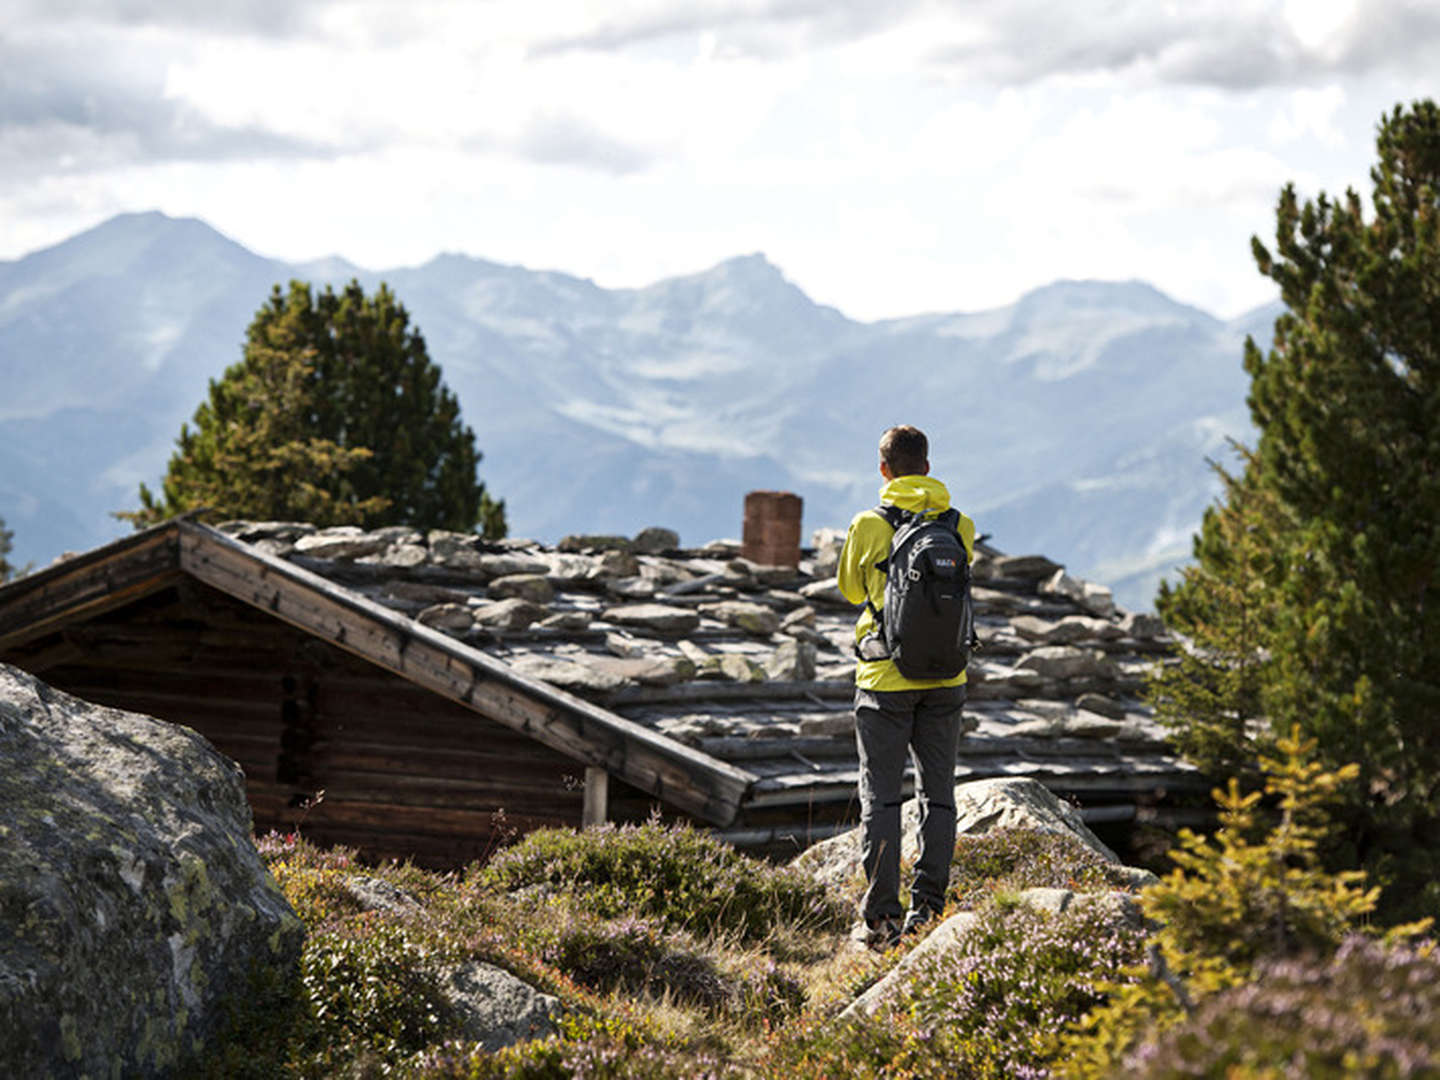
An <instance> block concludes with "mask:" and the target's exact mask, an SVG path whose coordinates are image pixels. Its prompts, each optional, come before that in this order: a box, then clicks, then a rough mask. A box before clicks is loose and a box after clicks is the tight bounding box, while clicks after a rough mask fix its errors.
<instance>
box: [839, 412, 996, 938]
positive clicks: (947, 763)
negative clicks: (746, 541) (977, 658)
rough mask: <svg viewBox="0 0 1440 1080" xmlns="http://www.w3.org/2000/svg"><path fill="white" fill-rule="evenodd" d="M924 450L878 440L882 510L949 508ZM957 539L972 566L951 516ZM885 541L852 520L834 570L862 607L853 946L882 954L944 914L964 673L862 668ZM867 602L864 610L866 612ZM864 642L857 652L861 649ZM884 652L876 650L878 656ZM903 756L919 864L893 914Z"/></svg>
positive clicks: (968, 536)
mask: <svg viewBox="0 0 1440 1080" xmlns="http://www.w3.org/2000/svg"><path fill="white" fill-rule="evenodd" d="M929 473H930V460H929V443H928V441H927V440H926V438H925V435H924V433H923V432H921V431H920V430H918V429H917V428H913V427H909V426H902V427H892V428H891V429H890V430H888V431H886V432H885V434H884V435H883V436H881V439H880V475H881V476H882V477H884V478H885V484H884V486H883V487H881V489H880V501H881V503H882V505H888V506H893V507H898V508H899V509H901V510H906V511H911V512H921V513H923V514H924V515H925V516H927V517H935V516H938V515H939V514H941V513H943V512H944V511H946V510H948V509H949V508H950V493H949V492H948V491H947V490H946V489H945V485H944V484H942V483H941V482H940V481H938V480H936V479H933V478H932V477H931V476H930V475H929ZM957 532H958V533H959V534H960V539H961V542H962V543H963V544H964V547H965V555H966V558H967V560H969V561H970V562H973V561H974V559H975V523H974V522H973V521H971V520H970V519H969V518H968V517H966V516H965V515H964V514H960V515H959V520H958V523H957ZM893 536H894V529H892V527H891V525H890V523H889V521H887V520H886V518H885V516H883V514H882V513H881V512H879V511H877V510H866V511H863V512H861V513H859V514H856V515H855V518H854V520H853V521H851V522H850V531H849V533H848V534H847V535H846V537H845V546H844V548H843V549H842V550H841V552H840V565H839V569H838V571H837V575H836V576H837V579H838V584H839V586H840V591H841V592H842V593H843V594H844V595H845V599H847V600H849V601H850V602H851V603H852V604H866V607H865V610H864V611H862V612H861V614H860V617H859V619H858V620H857V621H856V623H855V641H856V646H857V649H856V651H857V657H859V659H858V660H857V664H856V670H855V735H856V742H857V744H858V746H859V751H860V823H861V837H862V839H861V845H862V857H863V861H864V866H865V880H866V883H867V888H866V891H865V897H864V899H863V900H862V901H861V906H860V915H861V918H862V920H863V922H862V923H861V924H860V925H857V927H856V937H857V938H858V939H861V940H863V941H865V942H866V943H867V944H870V945H872V946H878V947H882V948H888V947H889V946H890V945H893V944H895V943H896V942H897V941H898V940H899V939H900V937H901V935H902V934H906V933H912V932H914V931H916V930H918V929H919V928H920V927H921V926H922V925H924V924H925V923H927V922H929V921H930V920H931V919H933V918H934V917H935V916H936V915H937V914H938V913H939V911H940V909H941V908H942V907H943V906H944V903H945V890H946V888H947V887H948V885H949V881H950V859H951V856H952V854H953V851H954V847H955V799H954V784H955V753H956V750H957V748H958V744H959V739H960V729H961V706H963V705H964V703H965V672H964V671H963V670H962V671H961V672H960V673H959V674H957V675H955V676H953V677H951V678H943V679H926V680H920V679H909V678H906V677H905V676H904V675H902V674H901V673H900V670H899V669H898V668H897V667H896V666H895V663H894V661H893V660H891V659H889V658H888V657H886V658H881V659H865V658H864V656H867V655H873V653H874V652H875V650H874V649H873V648H872V647H871V644H870V643H872V642H873V641H874V640H875V639H874V638H873V637H872V635H873V634H875V633H876V632H877V631H878V630H879V629H880V627H879V626H878V625H877V618H876V616H877V612H878V611H879V610H880V608H881V607H882V606H883V604H884V601H885V574H884V572H883V571H882V570H880V569H879V567H878V566H877V564H880V563H883V562H884V561H885V560H886V559H887V558H888V557H889V554H890V541H891V538H892V537H893ZM867 601H868V603H867ZM862 642H864V643H866V648H865V649H864V651H863V653H862V651H861V648H860V646H861V643H862ZM879 651H880V652H881V653H883V652H884V649H883V646H882V648H881V649H880V650H879ZM907 756H913V759H914V762H915V773H916V777H917V780H918V785H917V786H918V788H919V800H920V830H919V841H920V858H919V861H918V862H917V863H916V866H915V877H914V882H913V884H912V886H911V890H910V909H909V911H908V912H904V913H903V915H904V921H903V923H902V921H901V916H902V909H901V906H900V805H901V798H900V784H901V781H902V779H903V776H904V772H905V760H906V757H907Z"/></svg>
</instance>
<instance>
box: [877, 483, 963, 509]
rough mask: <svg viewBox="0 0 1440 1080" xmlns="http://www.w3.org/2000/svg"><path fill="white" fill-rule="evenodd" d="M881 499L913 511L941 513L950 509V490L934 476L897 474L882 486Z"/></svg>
mask: <svg viewBox="0 0 1440 1080" xmlns="http://www.w3.org/2000/svg"><path fill="white" fill-rule="evenodd" d="M880 501H881V502H882V503H889V504H890V505H891V506H898V507H899V508H900V509H901V510H909V511H911V512H912V513H913V512H914V511H916V510H933V511H935V512H936V513H940V512H942V511H945V510H949V509H950V492H949V491H948V490H946V487H945V485H944V484H942V483H941V482H940V481H939V480H936V479H935V478H934V477H933V476H897V477H896V478H895V479H894V480H890V481H887V482H886V483H885V484H884V485H882V486H881V488H880Z"/></svg>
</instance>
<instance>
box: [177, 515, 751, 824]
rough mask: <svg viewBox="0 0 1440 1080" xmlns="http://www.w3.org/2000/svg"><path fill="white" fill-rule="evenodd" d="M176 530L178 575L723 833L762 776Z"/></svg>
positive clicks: (437, 635) (214, 540) (335, 589)
mask: <svg viewBox="0 0 1440 1080" xmlns="http://www.w3.org/2000/svg"><path fill="white" fill-rule="evenodd" d="M179 532H180V543H179V549H180V550H179V564H180V569H181V570H183V571H184V572H185V573H187V574H189V575H191V576H193V577H195V578H196V579H198V580H200V581H203V582H205V583H206V584H208V585H211V586H212V587H215V588H218V589H220V590H221V591H223V592H225V593H227V594H229V595H231V596H234V597H235V598H236V599H238V600H241V601H244V602H245V603H249V604H251V605H253V606H254V607H257V608H259V609H260V610H262V611H266V612H268V613H270V614H271V615H273V616H275V617H277V618H280V619H282V620H284V621H286V622H289V623H291V624H292V625H295V626H298V627H300V628H301V629H303V630H305V631H307V632H309V633H312V634H315V635H317V636H318V637H321V638H323V639H324V640H326V641H329V642H331V643H332V644H334V645H337V646H339V647H340V648H343V649H346V650H347V651H350V652H352V653H355V654H356V655H358V656H361V657H362V658H364V659H366V660H369V661H370V662H371V663H375V664H377V665H379V666H380V667H383V668H386V669H387V670H390V671H393V672H395V673H396V674H398V675H400V676H401V677H403V678H406V679H408V680H410V681H411V682H415V683H417V684H418V685H422V686H425V687H426V688H427V689H430V690H432V691H434V692H437V693H440V694H442V695H443V696H446V697H448V698H450V699H451V700H454V701H458V702H460V703H461V704H463V705H465V706H467V707H468V708H471V709H473V710H475V711H476V712H479V713H482V714H483V715H485V716H487V717H489V718H491V719H493V720H496V721H497V722H499V723H502V724H504V725H505V726H507V727H510V728H512V729H514V730H518V731H521V732H522V733H524V734H527V735H529V736H531V737H532V738H534V739H536V740H537V741H539V742H542V743H545V744H546V745H549V746H551V747H552V748H554V749H557V750H560V751H561V752H563V753H566V754H568V755H570V756H571V757H575V758H578V759H580V760H582V761H585V762H586V763H587V764H592V765H597V766H599V767H601V768H604V769H606V770H607V771H609V772H611V773H613V774H614V775H616V776H618V777H619V778H621V779H623V780H625V781H626V782H627V783H630V784H633V785H634V786H636V787H638V788H640V789H641V790H643V791H647V792H650V793H651V794H654V795H657V796H661V797H663V798H665V799H666V800H668V801H670V802H673V803H674V804H676V805H677V806H679V807H681V808H682V809H685V810H687V811H689V812H691V813H695V814H698V815H699V816H701V817H703V818H704V819H706V820H707V821H710V822H712V823H715V824H718V825H722V826H724V825H729V824H730V823H731V822H732V821H733V820H734V819H735V817H736V816H737V815H738V813H739V809H740V806H741V804H742V802H743V801H744V800H745V798H746V796H747V795H748V794H749V793H750V790H751V788H752V786H753V785H754V783H755V781H756V780H757V779H758V778H757V777H756V776H755V775H754V774H752V773H750V772H748V771H745V770H743V769H739V768H736V767H735V766H733V765H730V764H729V763H727V762H724V761H721V760H720V759H718V758H714V757H711V756H710V755H708V754H705V753H703V752H701V751H698V750H695V749H693V748H691V747H688V746H685V745H683V744H681V743H678V742H676V741H674V740H673V739H669V738H667V737H666V736H664V735H661V734H659V733H657V732H654V731H652V730H650V729H649V728H646V727H644V726H642V725H640V724H637V723H635V722H634V721H631V720H628V719H626V718H625V717H623V716H619V715H617V714H615V713H611V712H609V711H608V710H606V709H603V708H601V707H600V706H598V705H595V704H593V703H591V702H588V701H585V700H584V699H582V698H578V697H575V696H574V695H571V694H568V693H566V692H565V691H563V690H560V689H558V688H556V687H552V686H549V685H548V684H544V683H540V682H538V681H536V680H534V679H530V678H527V677H526V676H524V675H521V674H519V673H518V672H516V671H514V670H513V669H511V668H510V667H509V666H507V665H506V664H504V663H502V662H501V661H499V660H496V659H495V658H493V657H491V656H488V655H486V654H485V653H483V652H481V651H480V650H478V649H474V648H471V647H470V646H468V645H466V644H465V643H464V642H461V641H458V640H456V639H455V638H452V637H450V636H448V635H446V634H444V633H441V632H440V631H438V630H434V629H432V628H430V627H427V626H422V625H421V624H419V623H417V622H415V621H414V620H413V619H411V618H409V617H407V616H405V615H402V614H400V613H399V612H396V611H393V610H391V609H390V608H387V607H385V606H383V605H381V604H378V603H376V602H374V601H372V600H370V599H368V598H367V597H363V596H359V595H357V594H355V593H353V592H350V591H349V590H347V589H345V588H343V587H341V586H337V585H336V584H335V583H333V582H331V581H329V580H328V579H326V578H324V577H322V576H320V575H318V574H315V573H313V572H311V571H309V570H306V569H304V568H303V567H299V566H296V565H294V564H293V563H290V562H288V561H286V560H284V559H280V558H278V557H276V556H273V555H269V554H267V553H265V552H263V551H257V550H256V549H254V548H252V547H250V546H249V545H247V544H243V543H240V542H239V541H236V540H233V539H232V538H230V537H228V536H226V535H224V534H223V533H221V532H219V531H217V530H215V529H212V528H210V527H208V526H206V525H202V524H198V523H195V522H189V521H186V522H181V523H179ZM483 684H488V686H486V687H484V688H485V689H486V691H487V692H486V693H484V694H477V693H476V691H477V690H479V689H481V688H482V686H483ZM497 688H503V690H505V691H508V693H503V694H501V695H498V696H497V695H496V694H495V693H494V691H495V690H496V689H497ZM696 776H698V777H700V778H702V780H703V784H702V785H699V786H697V785H695V784H694V783H693V781H692V778H693V777H696Z"/></svg>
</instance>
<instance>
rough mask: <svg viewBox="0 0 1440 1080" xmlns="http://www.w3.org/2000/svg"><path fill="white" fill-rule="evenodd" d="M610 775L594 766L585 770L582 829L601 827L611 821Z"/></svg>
mask: <svg viewBox="0 0 1440 1080" xmlns="http://www.w3.org/2000/svg"><path fill="white" fill-rule="evenodd" d="M609 805H610V774H609V773H607V772H606V771H605V770H604V769H597V768H595V767H594V766H593V765H591V766H589V767H587V768H586V770H585V801H584V807H583V809H582V812H581V815H580V825H581V827H582V828H586V829H588V828H590V826H592V825H601V824H604V823H605V822H606V821H607V820H609Z"/></svg>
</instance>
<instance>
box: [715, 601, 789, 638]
mask: <svg viewBox="0 0 1440 1080" xmlns="http://www.w3.org/2000/svg"><path fill="white" fill-rule="evenodd" d="M700 614H702V615H708V616H709V617H710V618H712V619H717V620H719V621H720V622H723V623H726V624H727V625H729V626H733V627H735V628H736V629H738V630H744V631H745V632H746V633H747V634H756V635H758V636H760V637H769V636H770V635H771V634H773V633H775V631H776V630H779V629H780V616H779V615H777V614H775V611H774V609H773V608H770V607H768V606H766V605H765V604H756V603H752V602H751V601H749V600H722V601H720V602H719V603H718V604H701V605H700Z"/></svg>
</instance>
